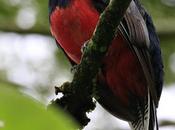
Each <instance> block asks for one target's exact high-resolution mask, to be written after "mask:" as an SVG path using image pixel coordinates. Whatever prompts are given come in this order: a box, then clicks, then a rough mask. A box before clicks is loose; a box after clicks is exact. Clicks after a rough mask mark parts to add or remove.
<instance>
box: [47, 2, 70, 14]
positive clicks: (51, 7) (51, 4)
mask: <svg viewBox="0 0 175 130" xmlns="http://www.w3.org/2000/svg"><path fill="white" fill-rule="evenodd" d="M70 1H71V0H49V12H50V13H51V12H52V11H54V9H55V8H56V7H59V8H66V7H67V6H68V5H69V3H70Z"/></svg>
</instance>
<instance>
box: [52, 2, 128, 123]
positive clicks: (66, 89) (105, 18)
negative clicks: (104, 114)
mask: <svg viewBox="0 0 175 130" xmlns="http://www.w3.org/2000/svg"><path fill="white" fill-rule="evenodd" d="M130 2H131V0H111V1H110V3H109V5H108V7H107V8H106V9H105V11H104V12H103V13H102V14H101V16H100V20H99V22H98V24H97V27H96V30H95V31H94V34H93V36H92V38H91V39H90V40H89V42H88V46H87V47H86V48H85V50H84V53H83V56H82V59H81V63H80V64H79V65H77V67H76V71H75V74H74V77H73V80H72V82H70V83H68V82H66V83H64V84H63V85H62V86H61V87H60V88H57V89H56V93H58V92H62V93H63V95H64V96H63V97H61V98H60V99H57V100H55V101H53V102H52V104H56V105H59V106H61V107H63V109H64V110H66V111H68V112H69V113H70V114H71V115H73V117H74V118H75V119H77V120H78V122H79V123H80V124H81V125H82V126H85V125H87V123H88V122H89V119H88V118H87V117H86V112H89V111H91V110H93V109H94V108H95V104H94V102H93V100H92V98H93V96H94V95H95V91H94V90H96V88H94V87H95V85H94V84H95V81H96V76H97V74H98V72H99V70H100V67H101V61H102V59H103V57H104V56H105V54H106V52H107V50H108V47H109V46H110V43H111V41H112V40H113V38H114V36H115V34H116V31H117V27H118V25H119V23H120V21H121V19H122V18H123V16H124V13H125V11H126V9H127V8H128V6H129V3H130ZM97 91H98V90H97Z"/></svg>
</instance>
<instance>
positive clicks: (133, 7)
mask: <svg viewBox="0 0 175 130" xmlns="http://www.w3.org/2000/svg"><path fill="white" fill-rule="evenodd" d="M109 2H110V0H49V22H50V31H51V34H52V36H53V37H54V38H55V40H56V44H57V45H58V46H59V48H61V49H62V50H63V52H64V53H65V55H66V56H67V58H68V59H69V61H70V63H71V64H72V65H77V64H80V62H81V57H82V53H83V52H82V51H81V50H82V47H83V46H84V45H85V44H88V42H87V41H88V40H90V38H91V37H92V35H93V32H94V30H95V28H96V25H97V23H98V21H99V18H100V14H101V13H102V12H103V11H104V10H105V9H106V7H107V6H108V4H109ZM117 29H118V31H117V32H116V34H115V37H114V39H113V40H112V42H111V44H110V46H109V48H108V50H107V52H106V54H105V56H104V58H103V60H102V66H101V70H100V72H99V73H98V76H97V84H98V86H99V88H98V92H97V93H98V98H97V99H96V100H97V101H98V102H99V103H100V104H101V105H102V106H103V107H104V108H105V109H106V110H107V111H108V112H110V113H111V114H112V115H114V116H115V117H118V118H120V119H122V120H125V121H127V122H128V123H129V125H130V127H131V129H132V130H158V129H159V127H158V120H157V108H158V103H159V100H160V97H161V93H162V87H163V75H164V71H163V61H162V53H161V48H160V41H159V38H158V35H157V33H156V29H155V27H154V24H153V20H152V18H151V16H150V14H149V13H148V12H147V11H146V10H145V8H144V7H143V5H142V4H141V3H140V1H139V0H131V3H130V4H129V7H128V8H127V10H126V12H125V14H124V17H123V18H122V20H121V22H120V24H119V26H118V27H117Z"/></svg>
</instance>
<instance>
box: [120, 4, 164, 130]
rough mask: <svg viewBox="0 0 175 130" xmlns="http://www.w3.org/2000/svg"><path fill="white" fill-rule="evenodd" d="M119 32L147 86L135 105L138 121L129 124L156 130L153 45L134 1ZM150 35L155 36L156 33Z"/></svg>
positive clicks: (156, 91) (157, 94)
mask: <svg viewBox="0 0 175 130" xmlns="http://www.w3.org/2000/svg"><path fill="white" fill-rule="evenodd" d="M152 26H153V25H152ZM119 31H120V32H121V33H122V34H123V36H124V37H125V39H126V40H127V41H128V45H129V47H130V48H131V50H132V51H133V53H135V55H136V56H137V58H138V60H139V62H140V65H141V67H142V70H143V72H144V77H145V79H146V81H147V86H148V95H147V97H146V98H145V99H144V100H143V101H142V103H141V105H140V104H137V105H138V107H137V108H138V110H137V111H138V119H137V120H135V121H133V122H131V123H130V124H131V128H133V129H134V130H140V129H144V130H153V129H158V127H156V128H154V126H157V125H154V124H157V117H156V107H157V106H158V101H159V95H160V93H159V90H157V87H156V83H157V82H156V78H155V76H156V75H155V70H154V66H153V65H154V63H153V62H152V61H154V60H153V58H152V54H151V50H150V48H151V46H152V44H153V45H154V44H155V43H154V41H153V40H151V39H150V35H149V33H150V32H149V31H150V30H148V27H147V24H146V22H145V20H144V18H143V16H142V14H141V12H140V11H139V8H138V7H137V5H136V4H135V2H134V1H132V2H131V4H130V6H129V8H128V9H127V11H126V14H125V16H124V19H123V20H122V22H121V23H120V25H119ZM152 35H156V33H154V34H152ZM156 36H157V35H156ZM153 37H154V36H153ZM158 49H160V48H158ZM153 51H154V50H153ZM160 57H161V56H160ZM161 69H162V68H161ZM159 74H160V72H159Z"/></svg>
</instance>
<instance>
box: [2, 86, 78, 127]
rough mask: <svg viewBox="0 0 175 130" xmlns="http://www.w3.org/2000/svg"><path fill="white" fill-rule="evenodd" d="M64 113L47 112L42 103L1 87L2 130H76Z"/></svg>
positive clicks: (14, 90)
mask: <svg viewBox="0 0 175 130" xmlns="http://www.w3.org/2000/svg"><path fill="white" fill-rule="evenodd" d="M76 128H77V127H76V125H74V123H73V121H72V120H71V119H70V118H68V116H67V115H65V114H63V112H61V110H60V111H56V110H53V111H51V110H46V107H45V106H44V105H42V104H41V103H39V102H37V101H35V100H33V99H31V98H29V97H28V96H26V95H23V94H21V93H19V92H17V91H16V89H11V88H9V87H2V86H0V130H75V129H76Z"/></svg>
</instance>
